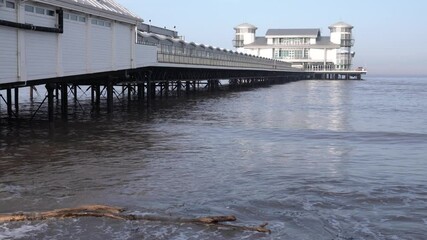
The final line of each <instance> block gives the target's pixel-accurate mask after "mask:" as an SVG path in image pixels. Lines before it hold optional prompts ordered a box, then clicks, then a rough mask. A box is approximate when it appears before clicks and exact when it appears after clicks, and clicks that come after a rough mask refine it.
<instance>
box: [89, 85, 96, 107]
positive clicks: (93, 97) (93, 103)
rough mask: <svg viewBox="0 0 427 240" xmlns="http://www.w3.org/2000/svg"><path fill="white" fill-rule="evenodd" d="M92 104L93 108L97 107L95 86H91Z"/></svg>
mask: <svg viewBox="0 0 427 240" xmlns="http://www.w3.org/2000/svg"><path fill="white" fill-rule="evenodd" d="M90 102H91V103H92V106H93V105H95V85H93V84H92V85H91V86H90Z"/></svg>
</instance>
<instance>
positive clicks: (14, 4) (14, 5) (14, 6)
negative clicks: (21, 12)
mask: <svg viewBox="0 0 427 240" xmlns="http://www.w3.org/2000/svg"><path fill="white" fill-rule="evenodd" d="M7 4H13V8H11V7H8V6H7ZM4 5H5V7H6V8H7V9H16V2H15V1H13V2H12V1H7V0H6V1H5V3H4Z"/></svg>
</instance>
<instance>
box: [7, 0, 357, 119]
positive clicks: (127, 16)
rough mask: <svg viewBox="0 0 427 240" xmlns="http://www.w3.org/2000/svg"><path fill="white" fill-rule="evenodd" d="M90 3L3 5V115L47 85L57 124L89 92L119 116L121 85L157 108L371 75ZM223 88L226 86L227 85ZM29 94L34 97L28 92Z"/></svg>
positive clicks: (15, 112)
mask: <svg viewBox="0 0 427 240" xmlns="http://www.w3.org/2000/svg"><path fill="white" fill-rule="evenodd" d="M102 4H107V3H98V4H93V3H90V2H86V1H78V2H77V3H74V1H69V0H59V1H55V2H54V3H52V1H25V2H22V1H15V0H6V1H5V4H3V5H1V4H0V43H1V44H0V51H1V52H2V55H0V73H1V74H0V118H7V119H19V118H20V103H19V100H20V99H21V97H23V96H21V97H20V96H19V95H20V93H21V92H22V89H24V88H26V89H29V91H26V92H29V96H28V98H30V99H32V98H33V92H34V90H35V89H40V88H44V89H45V92H46V95H45V96H44V99H43V101H42V102H41V103H39V106H38V108H37V109H36V110H34V113H31V115H32V117H31V119H33V118H34V117H36V116H37V113H38V109H40V108H42V107H47V109H48V111H47V112H48V116H47V117H46V118H47V119H48V120H49V121H54V120H55V119H57V118H59V116H55V114H54V113H55V111H54V109H55V108H57V107H60V109H61V114H60V115H61V116H60V117H61V118H62V119H66V118H67V116H68V114H69V101H71V100H72V101H74V102H77V101H78V100H79V99H78V98H79V94H78V92H79V91H83V89H85V91H84V93H88V94H89V96H90V99H91V102H92V104H93V106H94V107H95V108H98V109H99V108H100V106H101V105H100V103H101V100H102V101H104V100H105V101H106V102H107V104H106V105H107V107H106V112H107V113H110V114H111V113H112V112H113V106H114V102H115V98H117V96H118V93H117V88H121V89H122V93H123V94H126V95H127V96H128V100H129V101H131V100H134V99H137V100H138V101H140V102H141V104H143V106H150V104H152V102H153V101H155V100H156V98H158V97H169V96H177V97H180V96H182V95H189V94H194V93H197V92H201V91H216V90H218V89H221V82H223V81H227V84H226V85H227V87H228V88H229V89H236V88H240V87H244V86H251V87H256V86H266V85H270V84H278V83H279V84H280V83H286V82H290V81H296V80H302V79H310V78H318V79H332V78H334V79H351V78H356V79H360V78H361V75H362V74H364V72H343V71H341V72H310V71H306V70H304V69H301V68H295V67H292V65H291V64H290V63H287V62H283V61H278V60H274V59H271V58H265V57H259V56H255V55H250V54H245V53H241V52H236V51H231V50H227V49H223V48H218V47H213V46H209V45H204V44H197V43H194V42H186V41H183V40H181V39H180V38H179V37H178V35H177V33H176V32H175V31H171V30H168V29H162V28H158V27H154V26H150V25H146V24H142V23H141V22H142V21H143V20H142V19H141V18H139V17H138V16H136V15H134V14H133V13H131V12H129V11H127V10H126V9H125V8H123V7H120V6H119V5H118V4H115V5H114V6H110V5H109V6H103V5H102ZM222 89H223V88H222ZM25 97H27V96H25Z"/></svg>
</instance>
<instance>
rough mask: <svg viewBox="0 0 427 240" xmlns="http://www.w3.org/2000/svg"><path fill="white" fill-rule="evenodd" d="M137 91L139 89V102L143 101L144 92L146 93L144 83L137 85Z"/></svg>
mask: <svg viewBox="0 0 427 240" xmlns="http://www.w3.org/2000/svg"><path fill="white" fill-rule="evenodd" d="M137 89H138V100H139V101H142V99H143V96H144V94H143V92H144V85H143V84H142V83H138V85H137Z"/></svg>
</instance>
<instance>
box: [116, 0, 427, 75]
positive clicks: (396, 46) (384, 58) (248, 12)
mask: <svg viewBox="0 0 427 240" xmlns="http://www.w3.org/2000/svg"><path fill="white" fill-rule="evenodd" d="M117 1H118V2H119V3H121V4H123V5H124V6H125V7H127V8H128V9H130V10H131V11H133V12H134V13H136V14H138V15H139V16H140V17H142V18H143V19H144V20H145V22H147V23H148V20H151V23H152V24H153V25H156V26H160V27H164V26H166V27H168V28H173V27H174V26H176V30H178V32H179V34H180V35H183V36H185V40H186V41H193V42H197V43H204V44H208V45H213V46H216V47H223V48H228V49H233V48H232V42H231V41H232V39H233V37H234V30H233V28H234V27H235V26H237V25H239V24H240V23H245V22H247V23H250V24H253V25H255V26H257V27H258V31H257V36H264V35H265V33H266V31H267V29H269V28H320V29H321V30H322V35H329V29H328V26H329V25H331V24H333V23H335V22H338V21H344V22H347V23H349V24H352V25H353V26H354V38H355V47H354V51H355V52H356V57H355V60H354V67H356V66H365V67H366V68H367V69H368V70H369V73H370V74H372V75H378V74H388V75H427V1H425V0H407V1H401V0H388V1H379V0H358V1H343V0H340V1H338V0H322V1H319V0H264V1H253V0H211V1H206V0H199V1H197V0H180V1H175V0H152V1H146V0H142V1H141V0H117Z"/></svg>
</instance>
